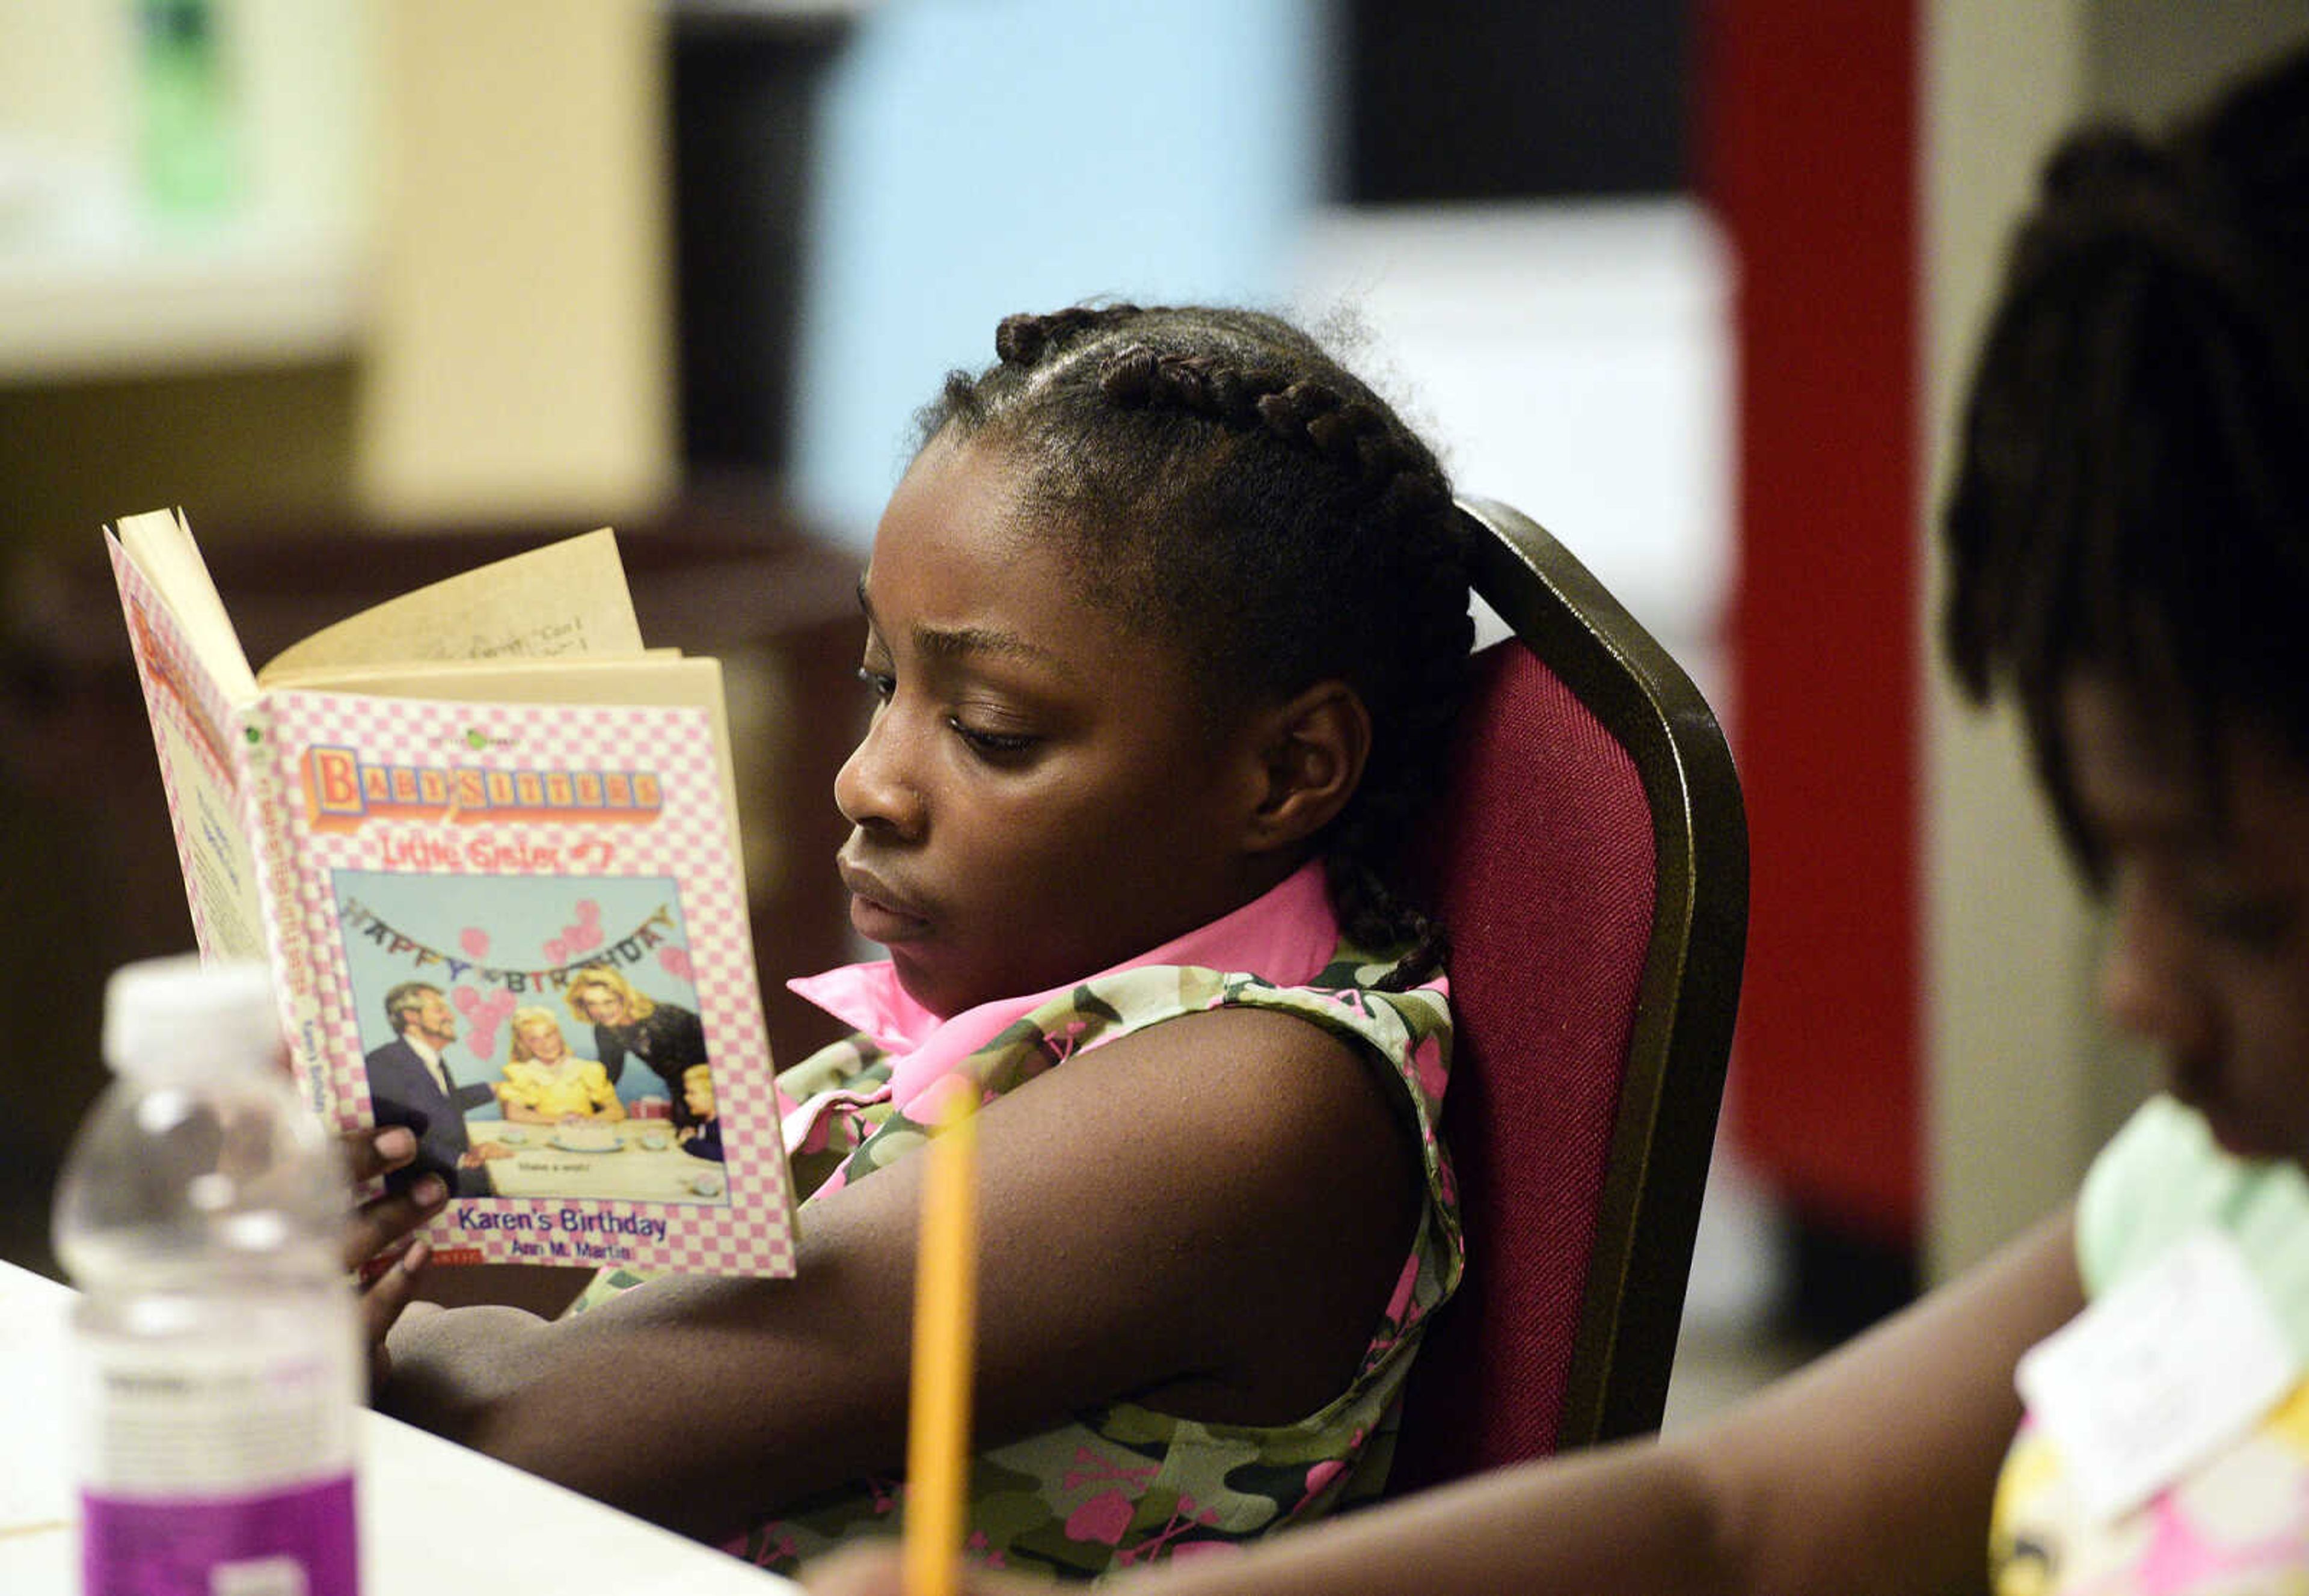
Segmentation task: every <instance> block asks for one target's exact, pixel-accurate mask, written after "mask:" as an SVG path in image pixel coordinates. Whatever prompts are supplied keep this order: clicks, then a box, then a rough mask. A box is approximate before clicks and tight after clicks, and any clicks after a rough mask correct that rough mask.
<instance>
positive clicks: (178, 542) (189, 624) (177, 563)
mask: <svg viewBox="0 0 2309 1596" xmlns="http://www.w3.org/2000/svg"><path fill="white" fill-rule="evenodd" d="M115 531H116V532H117V534H118V537H117V542H118V543H119V546H120V547H121V548H122V549H124V550H125V551H127V553H128V556H129V558H131V559H134V560H135V562H136V567H137V568H138V569H139V570H141V571H142V572H143V573H144V577H145V580H146V581H148V582H149V583H150V584H151V586H152V588H153V590H154V591H155V592H156V593H157V594H160V597H161V600H162V602H163V603H166V604H167V605H168V607H169V611H170V612H171V613H172V614H173V615H174V616H175V617H176V620H177V629H178V630H179V631H180V632H181V634H182V637H183V641H184V644H185V646H186V649H187V651H188V653H189V654H190V655H191V656H192V657H193V659H195V660H196V661H197V662H198V664H200V666H201V669H202V671H203V674H205V675H207V676H208V677H210V678H211V679H212V681H214V682H215V684H216V689H217V690H218V692H220V693H221V694H222V695H223V697H224V698H225V699H226V701H227V702H229V703H233V704H240V703H246V701H247V700H248V699H250V698H254V697H255V696H256V680H255V677H254V676H253V675H251V674H250V672H249V669H248V656H247V655H246V654H245V653H244V652H242V650H241V646H240V635H239V633H238V632H236V631H235V630H234V629H233V625H232V620H231V618H230V617H229V616H228V615H227V614H226V613H225V610H224V603H223V601H222V600H221V599H220V598H218V597H217V590H216V584H215V582H214V581H212V579H211V578H210V577H209V568H208V562H207V561H206V560H204V559H202V558H201V551H200V546H199V545H198V544H196V543H195V542H193V533H192V529H191V528H190V527H188V526H186V525H185V516H184V512H183V511H182V510H148V511H146V512H145V513H144V514H143V515H141V516H122V517H121V518H120V520H119V522H118V523H117V525H116V527H115Z"/></svg>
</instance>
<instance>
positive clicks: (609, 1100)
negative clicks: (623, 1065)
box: [582, 1064, 626, 1120]
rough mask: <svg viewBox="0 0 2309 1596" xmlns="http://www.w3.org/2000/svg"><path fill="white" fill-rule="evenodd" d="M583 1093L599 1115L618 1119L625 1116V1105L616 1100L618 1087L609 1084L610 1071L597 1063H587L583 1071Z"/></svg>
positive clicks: (604, 1117)
mask: <svg viewBox="0 0 2309 1596" xmlns="http://www.w3.org/2000/svg"><path fill="white" fill-rule="evenodd" d="M582 1073H583V1076H584V1082H585V1095H586V1097H588V1098H589V1099H590V1100H591V1101H592V1105H593V1107H594V1108H595V1110H596V1111H597V1112H598V1113H599V1114H600V1115H601V1118H603V1119H607V1120H620V1119H623V1118H625V1117H626V1106H625V1105H624V1104H623V1103H621V1102H619V1101H618V1089H617V1088H616V1087H614V1086H611V1085H610V1072H609V1071H607V1070H605V1069H603V1068H602V1067H601V1065H599V1064H588V1065H586V1066H585V1068H584V1071H583V1072H582Z"/></svg>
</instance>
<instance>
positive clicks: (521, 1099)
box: [497, 1007, 626, 1125]
mask: <svg viewBox="0 0 2309 1596" xmlns="http://www.w3.org/2000/svg"><path fill="white" fill-rule="evenodd" d="M511 1030H512V1032H513V1041H512V1043H511V1045H510V1046H509V1048H508V1054H509V1056H508V1057H507V1059H506V1070H505V1079H504V1080H501V1081H499V1082H498V1083H497V1102H498V1103H499V1105H501V1106H503V1107H504V1109H505V1116H506V1118H507V1119H509V1120H512V1121H515V1122H516V1123H523V1124H532V1125H538V1124H544V1125H550V1124H557V1123H560V1122H561V1121H562V1120H564V1119H566V1118H572V1117H576V1118H584V1119H599V1120H621V1119H623V1118H625V1117H626V1109H625V1105H624V1104H622V1103H620V1102H618V1089H617V1088H616V1087H614V1086H612V1085H611V1084H610V1072H609V1071H608V1070H606V1069H605V1068H603V1067H602V1065H601V1061H600V1060H598V1059H589V1058H579V1057H578V1056H577V1055H576V1054H573V1053H571V1052H570V1051H569V1041H568V1038H567V1037H565V1036H563V1035H562V1032H561V1022H560V1020H558V1019H555V1018H554V1014H553V1011H552V1010H550V1009H540V1008H535V1007H531V1008H522V1009H515V1011H514V1012H513V1024H512V1026H511Z"/></svg>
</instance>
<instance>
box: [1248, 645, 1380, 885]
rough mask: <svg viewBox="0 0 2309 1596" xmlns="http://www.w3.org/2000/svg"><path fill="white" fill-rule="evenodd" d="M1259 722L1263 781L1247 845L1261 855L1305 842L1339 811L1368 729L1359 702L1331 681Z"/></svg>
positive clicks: (1358, 776)
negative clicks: (1271, 850) (1270, 850)
mask: <svg viewBox="0 0 2309 1596" xmlns="http://www.w3.org/2000/svg"><path fill="white" fill-rule="evenodd" d="M1258 718H1259V721H1260V723H1261V724H1260V736H1259V742H1258V748H1259V757H1260V761H1261V773H1262V775H1263V777H1264V784H1263V786H1262V788H1261V791H1260V796H1259V799H1258V803H1257V805H1256V807H1254V808H1253V810H1252V811H1251V812H1250V815H1249V816H1248V817H1247V820H1248V835H1247V838H1246V840H1247V841H1248V842H1249V844H1250V847H1251V849H1252V850H1253V851H1254V852H1265V851H1267V850H1269V849H1273V848H1280V847H1287V846H1290V845H1292V844H1293V843H1299V842H1304V841H1305V840H1306V839H1307V838H1308V837H1312V836H1314V835H1315V833H1317V832H1318V831H1320V830H1321V829H1322V828H1324V827H1325V826H1327V825H1328V824H1329V823H1330V822H1331V820H1332V818H1333V817H1334V816H1336V814H1337V813H1338V812H1339V811H1341V810H1342V809H1345V807H1346V805H1347V800H1348V799H1350V798H1352V797H1353V796H1354V793H1355V787H1356V785H1357V784H1359V783H1360V782H1361V781H1362V777H1363V762H1364V761H1365V760H1366V759H1369V758H1370V757H1371V712H1370V711H1369V710H1368V709H1365V708H1364V707H1363V701H1362V698H1361V697H1360V696H1359V695H1358V694H1357V693H1356V692H1355V690H1354V689H1353V688H1351V687H1349V686H1348V685H1347V684H1346V683H1345V682H1344V681H1337V680H1336V679H1334V680H1331V681H1319V682H1317V683H1315V685H1314V686H1312V687H1310V688H1308V689H1306V690H1303V691H1302V692H1300V693H1299V694H1297V695H1296V696H1294V697H1293V698H1291V699H1290V700H1289V701H1288V702H1286V703H1284V704H1282V705H1280V706H1278V707H1276V708H1275V709H1273V710H1271V711H1269V712H1268V713H1267V714H1266V715H1263V716H1259V717H1258Z"/></svg>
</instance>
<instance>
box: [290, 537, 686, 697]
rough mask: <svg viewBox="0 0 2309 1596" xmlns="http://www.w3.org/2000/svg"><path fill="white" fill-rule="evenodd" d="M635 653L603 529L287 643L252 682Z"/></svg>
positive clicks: (624, 597)
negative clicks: (360, 670)
mask: <svg viewBox="0 0 2309 1596" xmlns="http://www.w3.org/2000/svg"><path fill="white" fill-rule="evenodd" d="M641 651H642V633H641V627H640V624H639V623H638V622H637V621H636V620H635V619H634V601H633V594H632V593H631V592H630V591H629V590H628V589H627V585H626V572H625V567H624V566H623V564H622V563H620V562H619V560H618V542H617V536H616V534H615V533H611V532H610V531H609V530H608V529H607V528H603V529H602V530H601V531H599V532H589V533H584V534H583V535H581V536H578V537H574V538H564V539H562V540H561V541H560V542H555V543H548V544H546V545H545V546H544V547H542V548H539V549H531V550H528V551H524V552H523V553H520V554H515V555H510V556H508V557H506V559H498V560H492V561H491V562H490V563H489V564H488V565H483V566H477V567H475V568H473V569H471V570H470V571H461V572H459V573H458V574H457V575H456V576H454V577H445V578H443V579H442V580H441V581H438V582H434V583H431V584H428V585H426V586H423V587H419V588H418V589H416V590H415V591H414V592H411V593H404V594H401V595H400V596H399V597H397V598H391V599H387V600H386V601H385V603H381V604H377V605H376V606H374V607H372V608H370V609H367V610H364V611H362V612H360V613H359V614H358V615H353V616H350V617H348V618H347V619H345V620H340V621H338V622H337V623H336V624H335V625H334V626H330V627H324V628H323V629H321V630H319V631H317V632H315V633H314V634H313V635H312V636H311V637H309V638H305V639H304V640H303V641H302V642H298V643H292V644H290V646H288V647H287V648H285V649H283V650H281V653H280V654H278V655H275V656H274V657H273V658H272V660H271V661H270V662H268V663H267V664H265V665H264V668H263V669H262V670H260V671H259V672H257V680H258V681H262V682H263V683H264V685H266V686H268V687H270V686H272V684H273V683H275V682H276V681H286V680H288V679H290V678H291V677H303V676H307V675H310V674H311V673H312V672H316V671H324V670H335V669H339V668H342V667H345V666H350V665H380V664H393V663H396V662H416V661H423V660H483V659H549V658H555V657H559V656H563V655H632V654H639V653H640V652H641Z"/></svg>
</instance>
